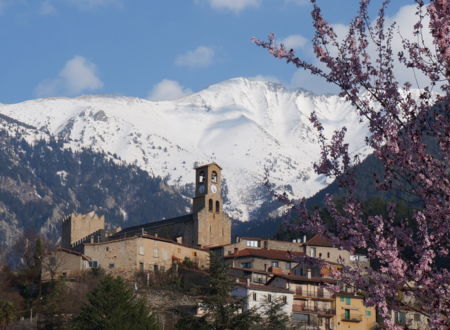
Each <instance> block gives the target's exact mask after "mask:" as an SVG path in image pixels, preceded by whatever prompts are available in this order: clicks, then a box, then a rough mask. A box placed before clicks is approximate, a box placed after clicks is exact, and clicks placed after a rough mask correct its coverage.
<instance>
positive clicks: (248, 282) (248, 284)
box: [247, 277, 250, 286]
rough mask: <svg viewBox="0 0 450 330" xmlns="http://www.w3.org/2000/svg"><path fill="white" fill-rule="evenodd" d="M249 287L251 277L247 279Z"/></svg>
mask: <svg viewBox="0 0 450 330" xmlns="http://www.w3.org/2000/svg"><path fill="white" fill-rule="evenodd" d="M247 286H250V277H247Z"/></svg>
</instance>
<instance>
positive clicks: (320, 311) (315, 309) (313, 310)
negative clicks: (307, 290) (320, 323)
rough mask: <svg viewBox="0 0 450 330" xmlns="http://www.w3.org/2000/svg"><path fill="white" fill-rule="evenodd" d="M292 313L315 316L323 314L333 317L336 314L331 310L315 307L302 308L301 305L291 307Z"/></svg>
mask: <svg viewBox="0 0 450 330" xmlns="http://www.w3.org/2000/svg"><path fill="white" fill-rule="evenodd" d="M292 311H293V312H295V313H303V312H305V313H317V314H325V315H335V314H336V312H335V310H334V309H331V308H319V307H316V306H302V305H293V306H292Z"/></svg>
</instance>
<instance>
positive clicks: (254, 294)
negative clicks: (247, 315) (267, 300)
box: [253, 292, 256, 301]
mask: <svg viewBox="0 0 450 330" xmlns="http://www.w3.org/2000/svg"><path fill="white" fill-rule="evenodd" d="M253 301H256V292H254V293H253Z"/></svg>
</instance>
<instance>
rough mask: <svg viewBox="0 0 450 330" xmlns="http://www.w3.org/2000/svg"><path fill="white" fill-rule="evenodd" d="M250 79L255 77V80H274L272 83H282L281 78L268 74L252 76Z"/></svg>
mask: <svg viewBox="0 0 450 330" xmlns="http://www.w3.org/2000/svg"><path fill="white" fill-rule="evenodd" d="M250 79H254V80H261V81H267V82H272V83H277V84H281V81H280V79H278V78H277V77H275V76H266V75H262V74H259V75H256V76H254V77H250Z"/></svg>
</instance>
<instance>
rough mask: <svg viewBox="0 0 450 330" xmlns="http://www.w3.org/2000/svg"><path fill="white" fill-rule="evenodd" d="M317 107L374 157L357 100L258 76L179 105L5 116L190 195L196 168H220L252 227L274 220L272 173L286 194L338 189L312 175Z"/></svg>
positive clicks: (120, 103) (45, 102)
mask: <svg viewBox="0 0 450 330" xmlns="http://www.w3.org/2000/svg"><path fill="white" fill-rule="evenodd" d="M313 110H314V111H316V112H317V114H318V116H319V119H321V120H322V121H323V122H324V127H325V133H326V134H328V135H330V134H331V133H332V132H333V131H334V130H335V129H338V128H340V126H342V125H345V126H347V127H350V128H351V129H350V130H349V137H348V142H350V143H351V151H352V152H354V153H360V154H361V155H362V157H365V156H366V155H367V154H368V153H369V149H368V148H367V147H366V146H365V144H364V136H365V135H366V133H367V128H366V127H365V126H364V125H361V124H360V123H359V120H358V118H357V117H356V115H355V114H354V112H353V108H352V107H351V106H350V105H349V104H348V102H346V101H344V100H342V99H341V98H339V97H338V96H334V95H333V96H330V95H328V96H327V95H314V94H312V93H310V92H307V91H303V90H288V89H287V88H285V87H284V86H282V85H281V84H277V83H272V82H266V81H261V80H255V79H248V78H234V79H230V80H227V81H224V82H221V83H218V84H214V85H211V86H209V87H208V88H206V89H205V90H202V91H199V92H197V93H194V94H191V95H188V96H186V97H183V98H180V99H177V100H173V101H156V102H155V101H149V100H146V99H140V98H136V97H127V96H106V97H105V96H97V95H86V96H81V97H78V98H48V99H37V100H29V101H26V102H22V103H17V104H12V105H4V104H3V105H0V114H3V115H6V116H8V117H10V118H12V119H14V120H17V121H20V122H23V123H24V124H26V125H30V126H33V127H37V130H34V131H33V130H31V129H30V130H28V132H27V135H28V136H29V138H28V141H30V142H32V141H33V139H34V138H33V136H34V135H35V136H40V135H42V134H43V133H46V134H49V135H50V136H52V137H56V138H59V139H61V140H62V141H63V142H64V146H65V147H67V148H71V149H72V150H75V151H76V150H81V149H82V148H92V149H93V150H95V151H98V152H104V153H105V154H107V155H117V156H118V158H120V159H122V160H123V161H124V162H126V163H128V164H135V165H137V166H138V167H140V168H141V169H143V170H145V171H147V172H148V173H149V174H150V175H151V176H154V177H158V176H159V177H166V178H168V183H169V184H170V185H173V186H174V187H176V189H178V190H180V191H181V190H183V189H184V187H185V186H186V185H190V184H192V182H193V175H192V167H193V166H194V165H196V164H198V163H202V162H210V161H216V162H218V163H219V164H220V165H221V166H222V167H223V168H224V172H223V175H224V178H225V179H226V182H227V189H228V196H227V200H226V204H225V210H226V211H227V213H229V215H230V216H231V217H232V218H234V219H238V220H243V221H246V220H252V219H256V218H258V217H261V216H266V215H262V214H260V213H258V209H259V208H260V207H261V206H262V205H263V204H264V203H266V202H267V200H268V199H270V198H271V196H270V193H269V192H268V191H266V188H265V187H264V184H263V182H264V179H265V175H266V173H269V174H270V178H269V180H270V181H271V182H272V183H273V184H274V185H275V186H276V187H278V188H280V189H284V187H286V185H289V186H290V187H291V191H290V193H291V195H292V196H293V197H301V196H302V197H308V196H312V195H313V194H314V193H316V192H317V191H319V190H320V189H322V188H324V187H325V186H326V185H327V184H329V183H330V182H328V181H327V180H325V178H323V177H321V176H317V175H316V174H315V173H314V171H313V168H312V162H313V161H315V160H316V159H317V158H318V157H319V155H320V154H319V153H320V149H319V146H318V145H317V141H316V136H315V132H314V129H313V127H312V125H311V123H310V122H309V120H308V117H309V114H310V113H311V112H312V111H313ZM36 139H37V138H35V139H34V140H36Z"/></svg>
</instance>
